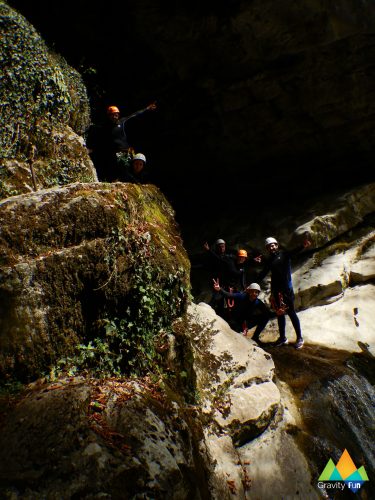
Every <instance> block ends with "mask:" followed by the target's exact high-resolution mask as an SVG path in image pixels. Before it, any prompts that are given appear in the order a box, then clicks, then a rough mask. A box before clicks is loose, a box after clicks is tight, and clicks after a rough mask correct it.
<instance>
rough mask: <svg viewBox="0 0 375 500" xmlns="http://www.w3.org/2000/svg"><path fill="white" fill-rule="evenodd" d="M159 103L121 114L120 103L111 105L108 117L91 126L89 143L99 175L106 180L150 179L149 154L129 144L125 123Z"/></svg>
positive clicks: (143, 182)
mask: <svg viewBox="0 0 375 500" xmlns="http://www.w3.org/2000/svg"><path fill="white" fill-rule="evenodd" d="M155 110H156V103H151V104H149V105H148V106H147V107H146V108H144V109H141V110H139V111H136V112H135V113H133V114H131V115H129V116H126V117H121V116H120V110H119V108H118V107H117V106H108V108H107V113H106V118H105V121H104V122H103V123H101V124H98V125H93V126H92V127H90V129H89V130H88V133H87V138H86V146H87V148H88V151H89V154H90V156H91V158H92V161H93V163H94V165H95V168H96V171H97V174H98V179H99V180H100V181H104V182H116V181H120V182H133V183H136V184H146V183H147V182H149V172H148V170H147V161H146V156H145V155H144V154H143V153H137V154H135V151H134V148H132V147H131V146H130V145H129V142H128V138H127V135H126V130H125V124H126V123H127V122H128V121H129V120H130V119H131V118H135V117H137V116H141V115H143V114H144V113H146V112H147V111H155Z"/></svg>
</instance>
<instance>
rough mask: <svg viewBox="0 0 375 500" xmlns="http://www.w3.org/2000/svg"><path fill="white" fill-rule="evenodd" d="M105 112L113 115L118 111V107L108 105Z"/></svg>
mask: <svg viewBox="0 0 375 500" xmlns="http://www.w3.org/2000/svg"><path fill="white" fill-rule="evenodd" d="M107 113H108V114H109V115H113V114H115V113H120V110H119V109H118V107H117V106H108V108H107Z"/></svg>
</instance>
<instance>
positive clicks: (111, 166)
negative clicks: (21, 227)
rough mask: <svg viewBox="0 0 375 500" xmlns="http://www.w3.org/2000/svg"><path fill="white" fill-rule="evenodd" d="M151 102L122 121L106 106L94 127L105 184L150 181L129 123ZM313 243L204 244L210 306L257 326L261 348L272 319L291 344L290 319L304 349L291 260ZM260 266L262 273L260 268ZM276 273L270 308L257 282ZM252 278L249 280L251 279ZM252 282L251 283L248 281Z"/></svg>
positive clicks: (241, 327) (238, 323) (240, 324)
mask: <svg viewBox="0 0 375 500" xmlns="http://www.w3.org/2000/svg"><path fill="white" fill-rule="evenodd" d="M155 109H156V104H155V103H152V104H150V105H148V106H147V107H146V108H144V109H141V110H139V111H136V112H135V113H133V114H131V115H129V116H126V117H122V118H121V117H120V110H119V108H118V107H117V106H109V107H108V108H107V115H106V121H105V123H103V124H102V125H100V126H93V127H91V128H90V130H89V132H88V135H87V140H86V145H87V148H88V150H89V153H90V155H91V158H92V160H93V162H94V165H95V167H96V170H97V174H98V178H99V180H100V181H106V182H115V181H121V182H132V183H137V184H145V183H147V182H149V174H148V171H147V169H146V163H147V162H146V156H145V155H144V154H143V153H136V154H135V151H134V149H133V148H132V147H131V146H130V145H129V142H128V139H127V135H126V130H125V124H126V123H127V122H128V121H129V120H130V119H131V118H135V117H137V116H140V115H143V114H144V113H145V112H147V111H154V110H155ZM310 245H311V242H310V241H309V240H308V239H307V238H306V239H305V241H304V242H303V245H302V246H301V247H299V248H297V249H295V250H294V251H292V252H288V251H286V250H283V249H281V248H280V247H279V244H278V242H277V240H276V239H275V238H273V237H269V238H267V239H266V240H265V246H266V250H267V254H268V255H266V256H265V255H263V254H262V252H260V251H259V250H257V249H254V248H251V249H248V250H244V249H240V250H238V252H237V254H235V255H234V254H230V253H227V249H226V243H225V241H224V240H222V239H218V240H217V241H216V243H215V245H214V248H213V249H211V248H210V246H209V244H208V243H205V244H204V249H205V251H206V255H207V265H208V268H209V269H210V271H211V272H212V280H213V293H212V297H211V301H210V304H211V306H212V307H213V308H214V309H215V310H216V312H217V313H218V314H219V315H220V316H222V317H223V318H225V319H226V320H227V321H228V322H229V323H230V324H231V326H232V327H233V328H234V329H235V330H237V331H239V332H243V333H244V334H245V335H247V332H248V330H249V329H250V328H253V327H255V326H256V329H255V332H254V334H253V337H252V338H253V340H255V341H256V342H258V343H259V344H262V342H261V340H260V334H261V333H262V331H263V329H264V328H265V326H266V325H267V323H268V321H269V319H270V318H272V317H273V316H274V315H276V316H277V322H278V328H279V339H278V340H277V341H276V342H275V344H274V345H279V346H280V345H285V344H288V339H287V337H286V334H285V326H286V321H285V315H288V316H289V318H290V320H291V322H292V325H293V328H294V330H295V333H296V337H297V340H296V343H295V347H296V349H300V348H301V347H302V346H303V337H302V332H301V325H300V321H299V319H298V316H297V314H296V311H295V309H294V291H293V285H292V277H291V261H290V259H291V257H292V256H293V255H294V254H296V253H298V252H300V251H301V250H302V249H303V248H307V247H308V246H310ZM257 267H258V269H257ZM268 273H271V298H270V307H268V306H267V305H266V304H265V303H264V302H263V301H262V300H260V299H259V294H260V292H261V288H260V285H259V284H258V283H260V282H262V280H263V279H264V278H265V277H266V275H267V274H268ZM250 275H251V279H250V280H249V276H250ZM249 281H250V284H248V282H249Z"/></svg>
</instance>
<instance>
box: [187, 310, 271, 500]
mask: <svg viewBox="0 0 375 500" xmlns="http://www.w3.org/2000/svg"><path fill="white" fill-rule="evenodd" d="M188 330H189V332H190V335H191V338H192V342H193V345H192V348H193V354H194V362H193V368H194V371H195V375H196V386H197V391H198V394H199V398H200V405H201V406H202V411H203V413H204V414H205V415H207V418H209V420H208V425H206V428H205V431H204V432H205V434H204V435H205V439H204V443H205V449H206V454H207V460H208V464H209V468H210V469H211V471H212V475H211V478H210V484H211V493H212V496H213V498H218V499H219V498H230V496H231V495H232V494H236V495H239V497H240V498H241V495H244V494H245V493H244V492H245V490H246V488H247V486H244V485H245V484H246V477H245V476H244V474H245V472H244V469H243V467H242V465H241V464H240V463H238V451H237V450H236V447H238V446H241V445H243V444H244V443H246V442H249V441H252V440H253V439H254V438H256V437H257V436H259V435H260V434H262V432H264V431H265V429H267V428H268V427H269V425H270V424H271V422H272V421H273V419H274V416H275V414H276V412H277V410H278V408H279V406H280V393H279V390H278V389H277V387H276V385H275V384H274V382H273V377H274V364H273V361H272V358H271V356H270V355H269V354H268V353H266V352H264V351H263V350H262V349H260V348H259V347H257V346H256V344H255V343H254V342H252V341H251V340H248V339H246V338H245V337H244V336H243V335H241V334H238V333H236V332H234V331H233V330H231V328H230V327H229V325H228V324H227V323H226V322H225V321H224V320H223V319H222V318H220V317H219V316H217V315H216V313H215V312H214V310H213V309H212V308H211V307H210V306H209V305H207V304H203V303H201V304H198V305H195V304H191V305H190V306H189V308H188Z"/></svg>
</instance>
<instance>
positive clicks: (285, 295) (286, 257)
mask: <svg viewBox="0 0 375 500" xmlns="http://www.w3.org/2000/svg"><path fill="white" fill-rule="evenodd" d="M265 245H266V250H267V252H268V254H269V257H268V259H267V260H266V261H265V265H264V268H263V271H261V273H260V274H259V276H258V281H259V282H261V281H262V280H263V279H264V278H265V277H266V275H267V274H268V273H269V272H271V305H272V308H273V309H274V310H275V311H276V314H277V323H278V327H279V335H280V336H279V339H278V340H277V341H276V343H275V345H276V346H282V345H286V344H288V339H287V338H286V335H285V326H286V321H285V314H287V315H288V316H289V318H290V320H291V322H292V325H293V328H294V331H295V332H296V335H297V341H296V343H295V344H294V347H295V348H296V349H301V348H302V347H303V337H302V332H301V325H300V321H299V319H298V316H297V313H296V311H295V309H294V290H293V284H292V272H291V261H290V259H291V257H292V256H293V255H296V254H297V253H299V252H301V251H302V250H303V249H305V248H308V247H309V246H310V245H311V241H310V240H309V239H308V238H307V237H306V238H305V240H304V242H303V244H302V245H301V246H300V247H298V248H296V249H294V250H292V251H287V250H281V249H280V248H279V243H278V242H277V240H276V239H275V238H273V237H269V238H267V239H266V240H265Z"/></svg>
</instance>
